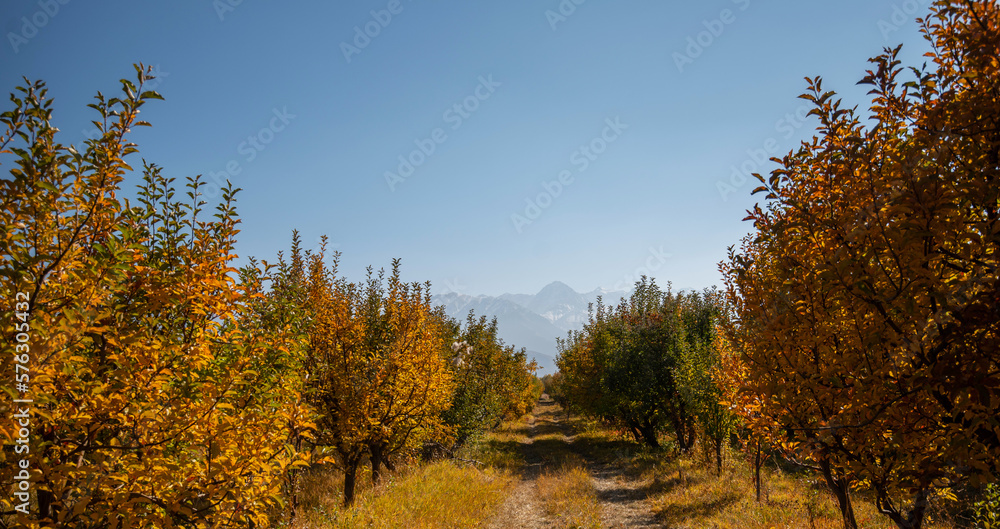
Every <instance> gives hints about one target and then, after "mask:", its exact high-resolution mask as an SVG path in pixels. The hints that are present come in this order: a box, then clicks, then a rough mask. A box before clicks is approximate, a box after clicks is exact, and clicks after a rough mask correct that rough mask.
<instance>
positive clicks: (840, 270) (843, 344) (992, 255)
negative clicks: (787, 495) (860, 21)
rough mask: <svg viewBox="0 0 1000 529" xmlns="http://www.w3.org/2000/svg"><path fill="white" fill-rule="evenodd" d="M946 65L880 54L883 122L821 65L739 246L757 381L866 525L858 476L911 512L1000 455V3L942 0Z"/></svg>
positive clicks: (733, 276) (742, 318) (850, 522)
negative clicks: (838, 95) (865, 117)
mask: <svg viewBox="0 0 1000 529" xmlns="http://www.w3.org/2000/svg"><path fill="white" fill-rule="evenodd" d="M923 31H924V33H925V35H926V37H927V39H928V40H929V41H930V43H931V44H932V45H933V51H932V52H931V53H929V54H928V56H929V57H930V58H931V59H932V60H933V68H931V69H930V70H927V69H911V72H912V75H913V77H914V78H913V80H912V81H908V82H905V83H901V82H900V81H899V80H898V78H899V76H900V75H901V74H903V73H904V70H903V68H901V66H900V63H899V61H898V60H897V54H898V51H899V48H896V49H890V50H886V51H885V53H884V54H883V55H881V56H879V57H877V58H875V59H873V60H872V63H873V64H874V68H873V69H872V70H870V71H869V72H868V73H867V75H866V76H865V77H864V79H863V80H862V81H861V82H862V83H863V84H866V85H869V86H871V87H872V89H871V92H870V94H871V95H872V96H873V101H872V105H871V109H870V112H871V116H872V119H873V122H874V124H873V125H872V126H870V127H865V126H863V125H862V124H861V116H859V115H858V114H857V113H856V112H855V111H854V110H853V109H845V108H841V103H840V101H839V100H836V99H835V97H834V94H833V93H832V92H827V91H824V90H823V88H822V83H821V80H820V79H819V78H816V79H811V80H810V81H809V83H810V86H809V91H808V92H807V93H806V94H804V95H803V97H804V98H806V99H808V100H810V101H811V102H812V103H813V104H814V109H813V110H812V114H813V115H816V116H817V117H818V118H819V120H820V127H819V129H818V130H819V133H820V135H819V137H816V138H814V139H813V140H812V141H811V142H806V143H804V144H803V145H802V147H801V148H800V149H799V150H798V151H797V152H794V153H791V154H789V155H788V156H786V157H784V158H783V159H781V160H777V161H778V162H779V163H780V167H779V168H778V169H777V170H775V171H773V172H772V173H771V176H770V178H767V179H765V178H761V180H762V182H763V184H764V185H763V186H761V187H760V188H758V189H757V192H762V193H766V197H767V204H766V207H765V208H761V207H759V206H758V207H756V208H755V209H754V210H753V211H751V212H750V216H749V217H748V218H749V220H752V221H753V222H754V226H755V229H756V231H757V233H756V234H755V235H753V236H751V237H748V238H747V239H746V240H745V241H744V243H743V246H742V247H741V249H740V250H739V252H736V251H732V252H731V256H730V259H729V261H728V262H727V263H724V265H723V271H724V272H725V274H726V277H727V287H728V293H729V294H728V295H729V302H730V303H731V304H732V305H733V307H734V312H735V314H736V321H735V322H734V324H733V325H732V327H731V328H730V338H731V339H732V341H733V344H734V346H735V347H736V348H737V349H738V350H739V352H740V354H741V355H742V358H741V360H742V364H743V365H745V366H746V368H747V370H748V373H747V376H746V377H745V384H744V386H743V387H742V388H741V392H742V393H744V394H747V395H756V396H757V397H756V398H760V399H762V400H764V403H763V406H761V409H762V410H765V411H766V412H767V413H768V415H769V418H770V419H772V420H774V421H776V422H777V423H778V424H779V425H780V427H781V429H782V430H783V431H784V435H785V438H784V440H783V442H784V443H785V446H786V447H787V448H789V449H791V450H792V451H794V452H795V453H797V454H799V455H800V456H801V457H802V458H803V460H804V461H808V462H809V463H810V464H812V465H813V466H815V467H816V468H817V469H818V470H819V471H821V472H822V473H823V475H824V477H825V478H826V480H827V483H828V484H829V485H830V486H831V488H832V489H833V490H834V491H835V493H836V495H837V497H838V500H839V501H840V505H841V511H842V514H843V516H844V520H845V526H847V527H856V522H855V521H854V518H853V512H852V508H851V503H850V489H851V487H852V485H858V486H866V487H870V488H871V489H873V490H874V492H875V496H876V503H877V506H878V508H879V510H880V511H881V512H883V513H885V514H886V515H887V516H888V517H889V518H890V519H892V520H893V522H895V523H896V524H897V525H898V526H899V527H901V528H919V527H921V525H922V521H923V517H924V513H925V512H926V509H927V505H928V499H929V497H930V495H931V494H932V493H933V492H934V491H935V490H938V489H941V488H948V487H951V486H953V485H955V484H957V483H960V482H963V481H969V482H971V483H972V484H973V485H978V484H981V483H983V482H984V481H988V480H990V479H993V478H995V476H996V473H997V470H998V469H997V462H998V461H1000V423H998V421H997V419H996V409H997V406H998V405H1000V365H998V358H1000V351H998V332H1000V288H998V284H997V282H998V278H1000V274H998V267H997V264H998V255H1000V252H998V250H1000V223H998V203H1000V185H998V183H997V176H998V171H1000V98H998V96H997V94H998V93H1000V78H998V77H1000V76H998V73H1000V72H998V70H1000V63H998V61H1000V59H998V57H1000V8H998V6H997V4H996V2H993V1H971V0H970V1H945V0H942V1H938V2H936V3H935V4H934V6H933V8H932V9H931V16H930V17H929V18H928V19H927V20H926V21H924V22H923Z"/></svg>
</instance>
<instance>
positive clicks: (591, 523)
mask: <svg viewBox="0 0 1000 529" xmlns="http://www.w3.org/2000/svg"><path fill="white" fill-rule="evenodd" d="M537 487H538V495H539V499H540V500H541V501H542V505H543V507H544V509H545V511H546V513H547V514H548V515H549V519H550V520H553V521H554V523H555V527H559V528H580V529H599V528H600V527H601V505H600V503H598V501H597V493H596V492H595V491H594V485H593V482H592V481H591V479H590V473H589V472H587V469H586V468H585V467H584V465H583V461H582V460H579V459H577V460H574V459H572V458H570V459H567V460H566V461H564V462H563V464H562V465H561V466H560V467H559V468H557V469H554V470H548V471H546V472H544V473H543V474H542V475H541V476H539V477H538V481H537Z"/></svg>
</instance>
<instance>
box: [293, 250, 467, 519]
mask: <svg viewBox="0 0 1000 529" xmlns="http://www.w3.org/2000/svg"><path fill="white" fill-rule="evenodd" d="M324 246H325V242H324ZM324 257H325V252H324V251H323V250H320V252H318V253H317V254H314V255H311V256H310V258H309V260H308V263H307V265H308V268H307V273H306V277H305V279H306V282H307V296H306V311H307V312H308V314H309V318H310V324H309V328H308V347H307V354H306V363H305V366H306V372H307V375H308V383H307V392H308V396H309V401H310V402H311V403H312V404H313V405H314V406H315V407H316V409H317V410H318V411H319V412H320V414H321V418H320V419H319V421H318V424H317V430H318V432H317V441H316V442H317V444H319V445H321V446H327V447H332V449H333V450H334V452H335V454H336V459H335V461H336V463H337V464H339V465H340V467H341V468H342V469H343V470H344V476H345V477H344V503H345V505H350V504H351V503H352V502H353V501H354V490H355V484H356V481H357V471H358V468H359V467H360V465H361V464H362V463H363V462H364V460H365V458H366V457H368V459H369V460H370V461H371V469H372V477H373V480H375V481H377V480H378V479H379V476H380V472H381V467H383V466H385V465H387V464H391V463H390V459H389V458H390V457H391V456H393V455H394V454H398V453H400V452H403V451H405V450H408V449H415V448H416V447H418V446H420V445H421V444H422V442H423V441H424V440H426V439H429V438H433V437H434V436H437V435H440V434H441V433H442V432H443V430H444V427H443V424H442V421H441V413H442V411H444V410H445V409H446V408H447V407H448V405H449V404H450V398H451V392H452V378H451V373H450V372H449V370H448V368H447V366H446V359H445V357H444V355H442V347H441V336H442V334H441V332H440V328H439V325H440V320H439V319H436V318H434V317H433V316H434V314H433V311H432V309H431V306H430V294H429V292H428V290H427V286H426V285H420V284H416V283H415V284H407V283H403V282H402V280H401V279H400V277H399V261H398V260H396V261H393V267H392V273H391V275H390V276H389V277H388V281H386V278H385V274H384V272H381V271H380V272H379V273H378V274H377V275H376V274H374V273H373V272H372V269H371V268H369V270H368V278H367V280H366V281H365V282H364V283H361V284H358V283H349V282H347V280H346V279H344V278H342V277H338V276H337V264H338V259H339V255H338V256H335V257H334V259H333V263H332V264H331V265H330V266H327V265H326V263H325V262H324ZM292 258H293V261H297V260H299V259H301V257H300V256H297V255H296V252H295V249H294V248H293V255H292Z"/></svg>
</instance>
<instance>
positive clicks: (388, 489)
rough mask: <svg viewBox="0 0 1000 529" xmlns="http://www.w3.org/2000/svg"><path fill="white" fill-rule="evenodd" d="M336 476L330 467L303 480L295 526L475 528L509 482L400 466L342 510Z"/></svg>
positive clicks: (444, 464)
mask: <svg viewBox="0 0 1000 529" xmlns="http://www.w3.org/2000/svg"><path fill="white" fill-rule="evenodd" d="M366 477H367V476H366ZM341 479H342V476H341V474H339V473H338V472H335V471H331V470H325V471H319V472H313V473H312V474H310V475H308V476H307V477H306V478H305V479H304V481H303V483H302V494H301V495H300V502H301V507H300V509H299V510H298V515H297V517H296V521H295V523H294V525H293V527H294V528H296V529H334V528H338V529H339V528H344V529H347V528H366V529H367V528H371V529H382V528H396V527H398V528H404V527H405V528H410V527H416V528H425V527H426V528H429V527H441V528H446V527H447V528H451V527H454V528H466V527H476V526H478V525H479V524H480V522H481V521H482V520H488V519H490V518H492V517H493V516H495V514H496V512H497V510H498V509H499V507H500V505H501V504H502V503H503V501H504V499H505V498H506V497H507V494H508V492H509V489H510V486H511V484H512V482H513V478H512V477H511V475H510V473H509V472H506V471H502V470H496V469H492V468H490V469H486V470H479V469H477V468H475V467H472V466H469V465H459V464H455V463H452V462H450V461H438V462H434V463H430V464H427V465H415V466H412V467H409V468H407V469H404V470H403V471H401V472H399V473H397V474H395V475H391V476H389V477H388V478H387V479H385V480H384V482H383V483H382V484H381V485H379V486H377V487H371V486H370V485H368V486H365V487H362V488H361V490H359V492H358V497H357V498H356V500H355V505H354V507H352V508H350V509H344V508H343V507H342V506H341V498H342V496H341V493H342V488H341V484H342V482H341ZM359 481H360V482H361V483H360V484H363V483H366V482H367V481H368V480H366V479H362V480H359Z"/></svg>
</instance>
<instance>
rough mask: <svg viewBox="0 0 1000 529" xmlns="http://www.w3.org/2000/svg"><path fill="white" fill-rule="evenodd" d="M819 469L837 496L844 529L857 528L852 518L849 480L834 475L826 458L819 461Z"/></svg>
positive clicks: (852, 506) (852, 507)
mask: <svg viewBox="0 0 1000 529" xmlns="http://www.w3.org/2000/svg"><path fill="white" fill-rule="evenodd" d="M820 469H821V470H822V471H823V477H824V478H826V484H827V485H828V486H829V487H830V490H832V491H833V494H834V496H836V497H837V503H838V504H839V505H840V516H841V518H843V520H844V529H858V521H857V520H856V519H855V518H854V505H852V504H851V483H850V481H848V480H847V478H845V477H842V476H839V477H838V476H836V475H834V470H833V468H832V467H831V466H830V461H828V460H823V461H821V462H820Z"/></svg>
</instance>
